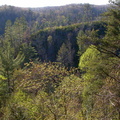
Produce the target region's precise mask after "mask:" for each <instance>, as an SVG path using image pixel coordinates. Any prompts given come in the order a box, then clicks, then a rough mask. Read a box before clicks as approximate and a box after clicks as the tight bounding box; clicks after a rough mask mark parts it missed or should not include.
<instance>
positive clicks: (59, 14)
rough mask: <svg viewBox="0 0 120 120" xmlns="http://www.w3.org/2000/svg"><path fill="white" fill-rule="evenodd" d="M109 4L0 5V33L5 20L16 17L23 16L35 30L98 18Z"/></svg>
mask: <svg viewBox="0 0 120 120" xmlns="http://www.w3.org/2000/svg"><path fill="white" fill-rule="evenodd" d="M108 7H109V6H107V5H106V6H95V5H90V4H78V5H77V4H76V5H67V6H61V7H45V8H18V7H14V6H6V5H5V6H1V7H0V26H1V30H0V34H3V33H4V27H5V23H6V22H7V20H11V21H12V23H13V22H14V21H15V19H16V18H20V17H25V18H26V20H27V22H28V24H29V27H31V28H32V31H33V32H35V31H37V30H39V29H43V28H46V27H54V26H66V25H71V24H73V23H80V22H90V21H96V20H99V19H100V18H101V17H100V14H102V13H104V12H105V11H106V10H107V8H108Z"/></svg>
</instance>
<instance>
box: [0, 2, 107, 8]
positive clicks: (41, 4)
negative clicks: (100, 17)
mask: <svg viewBox="0 0 120 120" xmlns="http://www.w3.org/2000/svg"><path fill="white" fill-rule="evenodd" d="M108 1H109V0H0V5H5V4H6V5H13V6H17V7H46V6H61V5H66V4H73V3H77V4H79V3H89V4H95V5H105V4H109V3H108Z"/></svg>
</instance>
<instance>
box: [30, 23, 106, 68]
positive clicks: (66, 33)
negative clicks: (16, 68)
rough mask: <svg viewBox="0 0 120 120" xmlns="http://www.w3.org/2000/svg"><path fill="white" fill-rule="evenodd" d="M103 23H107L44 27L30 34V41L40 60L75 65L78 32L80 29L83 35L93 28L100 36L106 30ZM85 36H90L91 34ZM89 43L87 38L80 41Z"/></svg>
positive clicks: (77, 55)
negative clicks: (84, 40)
mask: <svg viewBox="0 0 120 120" xmlns="http://www.w3.org/2000/svg"><path fill="white" fill-rule="evenodd" d="M105 25H107V24H106V23H105V22H103V21H99V22H91V23H80V24H73V25H69V26H65V27H63V26H61V27H53V28H46V29H43V30H40V31H38V32H37V33H35V34H34V35H32V37H31V42H32V45H33V46H34V48H35V50H36V51H37V53H38V54H37V55H38V58H39V59H41V60H42V61H46V62H48V61H51V62H57V61H58V62H61V63H63V65H65V66H66V67H75V66H78V61H79V54H78V51H79V35H78V33H79V34H80V32H81V31H82V32H83V33H82V34H81V36H84V35H85V34H86V33H85V31H91V30H94V31H97V33H98V35H99V37H100V38H102V37H104V35H105V31H106V28H105ZM86 36H88V37H91V35H86ZM90 44H92V42H90V41H87V39H86V42H85V43H81V45H83V46H85V45H87V46H89V45H90ZM41 51H42V52H41ZM84 51H85V49H84Z"/></svg>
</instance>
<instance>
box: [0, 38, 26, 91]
mask: <svg viewBox="0 0 120 120" xmlns="http://www.w3.org/2000/svg"><path fill="white" fill-rule="evenodd" d="M23 60H24V54H23V53H21V52H19V53H18V54H17V55H15V50H14V48H13V47H12V46H11V43H10V42H9V41H8V40H4V42H3V46H2V47H1V48H0V65H1V68H0V74H1V75H3V76H4V77H5V78H6V83H7V89H8V93H11V92H12V91H13V90H14V80H12V75H13V72H14V70H15V69H17V68H18V66H19V65H20V64H21V63H22V62H23Z"/></svg>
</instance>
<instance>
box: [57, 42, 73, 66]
mask: <svg viewBox="0 0 120 120" xmlns="http://www.w3.org/2000/svg"><path fill="white" fill-rule="evenodd" d="M74 52H75V51H74V49H72V45H71V43H70V41H68V42H67V44H65V43H63V44H62V46H61V47H60V50H59V51H58V56H57V61H58V62H61V63H62V64H63V65H65V66H66V67H70V66H73V65H74V56H73V55H74Z"/></svg>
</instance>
